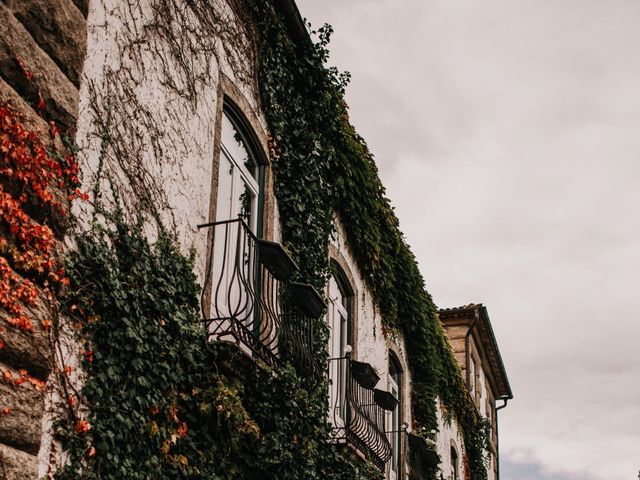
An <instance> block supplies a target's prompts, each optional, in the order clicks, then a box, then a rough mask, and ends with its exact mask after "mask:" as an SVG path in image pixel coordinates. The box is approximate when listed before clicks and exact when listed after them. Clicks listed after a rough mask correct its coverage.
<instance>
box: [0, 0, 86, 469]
mask: <svg viewBox="0 0 640 480" xmlns="http://www.w3.org/2000/svg"><path fill="white" fill-rule="evenodd" d="M88 6H89V0H0V104H9V105H10V106H11V107H12V108H13V109H14V110H15V111H16V112H17V113H18V114H19V115H20V116H21V117H22V122H23V124H24V125H25V127H26V128H27V129H29V130H32V131H37V132H39V134H40V135H39V137H40V140H41V141H42V142H43V143H44V144H45V146H46V147H47V148H49V149H55V150H56V151H58V152H66V151H68V150H67V149H66V147H64V146H63V145H62V141H61V140H60V136H57V137H56V138H55V139H51V136H50V126H49V121H50V120H53V121H55V122H56V123H57V125H58V127H59V130H60V131H61V132H64V133H67V134H68V135H69V136H70V137H71V138H73V137H74V135H75V130H76V122H77V116H78V103H79V94H78V90H77V86H78V85H79V83H80V79H81V74H82V68H83V62H84V56H85V51H86V32H87V27H86V20H85V18H84V17H86V14H87V12H88ZM83 15H84V16H83ZM21 64H22V66H21ZM24 70H26V71H28V72H29V73H26V72H25V71H24ZM30 76H31V78H29V77H30ZM40 99H42V100H44V109H43V111H42V112H36V110H35V105H37V103H38V102H39V100H40ZM39 113H42V114H43V115H42V117H41V116H40V115H39ZM43 117H44V118H43ZM54 195H60V199H59V200H61V201H62V200H65V199H66V194H64V192H60V191H58V190H57V189H55V190H54ZM27 213H28V214H29V215H30V216H31V217H32V218H33V219H34V220H35V221H37V222H44V221H46V222H47V223H50V224H51V225H52V226H53V227H54V230H55V231H56V234H58V235H60V236H61V235H62V231H63V230H62V228H63V227H64V225H62V224H59V222H57V220H56V219H55V218H54V217H53V216H52V214H51V212H45V211H42V210H41V209H35V208H33V209H27ZM59 240H60V238H59ZM58 248H60V245H58ZM58 251H59V250H58ZM27 312H28V315H29V316H30V318H31V320H32V323H33V325H34V326H35V328H36V331H35V333H32V334H29V333H25V332H22V331H20V330H17V329H14V328H7V327H6V326H4V325H3V327H5V328H4V329H3V332H2V340H3V342H4V343H5V344H6V347H5V348H3V349H0V362H2V363H0V412H4V409H5V408H8V409H10V413H8V414H4V413H0V480H23V479H24V480H26V479H36V478H38V477H39V475H40V476H42V475H43V474H45V473H46V471H47V469H46V463H47V462H48V459H47V458H45V457H46V455H45V456H43V457H42V458H41V459H40V461H41V462H44V463H45V465H44V467H45V468H44V469H43V467H42V465H39V459H38V457H37V456H36V454H38V451H39V450H40V447H41V441H42V433H43V415H44V409H45V395H46V393H45V392H42V391H38V390H37V389H36V388H35V387H34V386H33V385H32V384H30V383H29V382H28V381H27V382H24V383H22V384H20V385H15V384H14V383H13V380H15V379H18V378H20V373H19V370H20V369H24V370H26V371H27V372H28V373H29V375H32V376H35V377H38V378H40V379H41V380H45V379H46V378H47V375H48V374H49V372H50V368H51V356H52V351H51V348H50V344H49V341H48V333H47V332H45V331H43V329H42V323H41V322H42V320H43V319H48V318H51V314H50V312H49V311H48V309H47V308H46V306H45V303H44V301H43V300H40V305H39V307H37V308H31V309H27ZM5 372H6V376H5ZM45 443H46V441H45ZM45 451H46V449H45Z"/></svg>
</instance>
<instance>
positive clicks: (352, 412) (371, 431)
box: [329, 356, 397, 470]
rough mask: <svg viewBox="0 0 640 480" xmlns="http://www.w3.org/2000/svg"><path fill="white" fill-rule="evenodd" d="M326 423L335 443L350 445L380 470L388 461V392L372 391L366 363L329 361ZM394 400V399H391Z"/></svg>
mask: <svg viewBox="0 0 640 480" xmlns="http://www.w3.org/2000/svg"><path fill="white" fill-rule="evenodd" d="M329 377H330V379H331V382H332V384H331V387H330V389H331V390H330V395H329V397H330V401H331V411H330V419H331V421H332V424H333V430H332V438H333V440H334V441H335V442H337V443H350V444H351V445H353V446H354V447H355V448H356V449H358V450H359V451H360V452H361V453H362V454H364V455H365V456H366V457H367V458H368V459H369V460H370V461H371V462H372V463H373V464H374V465H376V466H377V467H378V468H380V469H381V470H382V469H384V464H385V463H386V462H387V461H388V460H389V458H391V444H390V442H389V439H388V437H387V434H386V433H385V420H386V411H387V410H393V409H394V408H395V405H396V404H397V401H395V402H393V401H392V402H390V400H391V399H393V397H390V394H389V393H388V392H383V391H381V390H378V389H376V388H375V385H376V384H377V383H378V381H379V379H380V378H379V377H378V375H377V374H376V373H375V371H374V370H373V367H372V366H371V365H369V364H368V363H363V362H357V361H355V360H351V359H350V358H349V356H346V357H343V358H335V359H332V360H331V361H330V365H329ZM393 400H395V399H393Z"/></svg>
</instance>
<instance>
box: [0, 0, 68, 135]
mask: <svg viewBox="0 0 640 480" xmlns="http://www.w3.org/2000/svg"><path fill="white" fill-rule="evenodd" d="M17 59H20V60H21V61H22V63H23V64H24V66H25V68H26V69H27V70H29V71H30V72H31V73H32V74H33V78H32V80H29V79H28V78H27V76H26V75H25V74H24V73H23V72H22V70H21V68H20V67H19V66H18V62H17ZM0 75H1V76H2V77H3V78H4V80H6V82H7V83H8V84H9V85H11V87H12V88H13V89H14V90H15V91H16V92H18V93H19V94H20V96H22V97H23V98H25V99H27V100H28V101H30V102H33V103H35V102H36V101H37V100H38V93H39V94H40V95H41V97H42V98H43V99H44V101H45V102H46V109H47V113H48V114H50V116H51V118H52V119H53V120H55V121H56V122H57V123H58V124H59V125H60V126H61V127H62V128H63V129H67V130H69V131H70V132H71V133H73V132H75V122H76V119H77V115H78V90H77V89H76V88H75V87H74V85H73V84H72V83H71V82H70V81H69V79H68V78H67V77H66V76H65V75H64V74H63V73H62V71H61V70H60V69H59V68H58V66H57V65H56V64H55V62H54V61H53V60H51V58H49V57H48V56H47V54H46V53H45V52H44V51H43V50H42V49H41V48H40V47H39V46H38V45H37V44H36V42H35V41H34V40H33V38H32V37H31V35H30V34H29V32H27V30H26V29H25V28H24V26H23V25H22V24H21V23H20V22H19V21H18V20H17V19H16V18H15V17H14V16H13V15H12V13H11V11H10V10H9V9H8V8H7V7H6V6H5V5H3V4H0Z"/></svg>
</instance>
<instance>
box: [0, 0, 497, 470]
mask: <svg viewBox="0 0 640 480" xmlns="http://www.w3.org/2000/svg"><path fill="white" fill-rule="evenodd" d="M81 3H82V2H81ZM0 7H2V8H3V9H4V8H5V7H4V6H3V5H2V4H0ZM85 7H86V5H85ZM3 12H4V10H3ZM86 13H87V14H88V18H87V24H88V33H89V35H88V43H87V57H86V61H85V63H84V67H83V70H82V71H83V76H82V78H80V76H79V74H78V76H77V77H78V78H77V81H78V83H79V85H80V93H79V104H80V111H79V117H78V118H79V119H78V124H77V134H76V135H75V143H76V144H77V147H78V148H79V152H78V154H77V155H78V159H79V161H80V164H81V169H82V174H83V175H82V177H83V178H82V180H83V189H84V190H86V191H88V192H90V199H89V201H88V202H86V201H77V202H76V207H75V209H74V212H75V215H76V217H77V220H78V222H77V224H76V225H75V229H74V230H73V231H72V232H70V241H68V242H67V243H68V250H67V259H66V267H65V268H66V271H67V272H68V275H69V280H68V283H69V284H70V285H69V288H68V289H62V290H61V291H59V292H58V291H57V292H56V295H54V296H53V297H52V298H51V301H52V304H53V305H54V307H55V309H56V311H58V309H59V311H60V312H61V313H60V314H56V315H55V316H53V317H52V319H51V321H52V323H51V328H52V340H53V346H54V348H57V352H56V358H58V360H59V363H60V368H59V369H58V371H56V376H55V379H54V380H55V383H56V388H55V389H52V390H51V392H50V396H49V401H50V402H51V404H52V405H53V410H54V411H55V412H56V418H55V425H54V433H55V436H56V439H57V440H56V441H55V442H53V445H54V447H56V448H54V449H53V451H54V453H55V452H56V451H60V450H58V449H57V448H58V447H60V448H62V449H63V450H64V451H65V452H66V453H65V455H64V456H60V455H53V457H51V458H52V459H53V460H55V461H56V462H57V463H52V464H50V467H51V468H52V471H55V475H56V477H57V478H63V479H64V478H68V479H71V478H87V479H98V478H100V479H110V478H113V479H118V478H132V479H136V478H140V479H143V478H144V479H146V478H167V479H168V478H214V479H218V478H220V479H253V478H265V479H270V478H273V479H299V478H305V479H335V480H347V479H363V480H364V479H368V478H377V477H379V476H380V473H379V472H377V471H376V470H375V468H373V467H372V466H371V465H369V464H368V463H367V462H366V461H362V459H359V458H357V457H355V456H353V455H351V454H350V453H349V451H348V450H344V449H341V448H338V447H336V446H335V445H333V444H332V443H331V442H330V441H329V440H330V438H329V437H330V427H329V426H328V424H327V422H326V418H325V417H326V410H327V399H326V391H327V379H326V378H325V379H322V378H316V377H309V376H305V375H300V374H299V373H298V372H296V370H295V369H294V368H293V367H292V366H291V365H288V364H285V365H284V366H283V367H282V368H279V369H277V370H276V371H270V370H264V369H262V368H257V367H256V365H255V364H253V363H252V362H247V361H246V359H245V357H244V355H242V354H239V353H238V352H235V351H233V350H229V349H228V348H224V347H221V346H219V345H207V344H206V343H205V342H204V339H203V334H202V331H201V326H200V312H199V310H198V295H199V289H200V285H201V284H202V279H203V270H204V265H205V264H206V260H207V259H206V245H207V239H206V235H204V234H202V233H200V232H198V229H197V228H196V225H197V224H199V223H204V222H206V221H208V220H209V219H210V218H211V200H212V195H215V192H212V185H215V182H212V179H213V178H215V175H216V170H215V163H214V162H213V161H212V159H214V158H215V156H216V152H215V144H216V142H215V138H216V135H217V129H219V125H218V124H217V122H216V119H217V118H219V112H220V100H221V98H222V97H221V95H222V92H223V83H224V82H223V78H224V79H226V80H224V81H228V82H230V83H231V84H232V85H233V90H234V91H233V94H234V95H236V97H241V98H242V99H243V102H244V104H245V105H246V107H247V109H248V110H250V111H251V117H252V118H253V119H255V121H254V122H253V123H254V125H253V127H254V128H255V129H256V130H259V134H260V135H259V136H260V138H264V139H268V141H265V142H264V143H265V145H263V147H266V149H267V150H268V154H269V155H268V156H269V165H268V171H269V173H268V175H269V177H268V178H269V181H268V183H267V185H268V192H267V195H268V197H269V199H268V201H269V202H270V205H272V208H273V209H275V212H272V215H271V216H270V217H268V218H271V219H272V222H273V225H271V228H272V229H271V230H270V231H271V232H272V234H273V235H277V236H281V237H282V239H283V242H284V244H285V246H286V248H287V249H288V251H289V252H290V253H291V255H292V256H293V258H294V259H295V260H296V262H297V263H298V265H299V266H300V267H301V268H300V272H299V274H298V278H299V279H302V280H304V281H308V282H310V283H312V284H313V285H314V286H315V287H316V288H317V289H318V290H319V291H323V289H324V286H325V283H326V280H327V275H328V273H329V261H328V259H329V256H328V247H329V243H330V239H331V237H332V235H333V234H334V233H335V232H334V225H335V224H334V221H333V219H334V215H335V214H336V213H337V214H338V215H339V217H340V219H341V221H342V225H343V226H344V235H343V240H345V241H346V244H347V245H348V251H349V253H350V256H351V258H352V260H353V262H354V263H355V265H356V266H357V269H358V275H359V276H360V278H361V279H362V280H363V284H364V285H365V288H366V290H367V294H368V295H369V296H370V298H371V303H372V304H373V305H374V306H375V312H376V315H378V320H377V321H379V322H381V323H380V325H381V330H384V331H385V332H386V333H384V334H383V335H389V338H391V337H395V338H398V339H399V340H398V341H399V343H401V344H403V345H402V349H403V351H406V354H407V358H408V366H409V373H410V378H411V400H412V403H411V408H410V412H408V413H410V418H411V419H412V420H413V421H412V425H411V427H412V429H413V430H414V432H418V433H421V434H422V435H424V436H426V437H429V436H430V435H431V433H430V432H431V431H432V430H433V429H435V428H437V426H438V416H437V412H436V399H438V398H439V399H441V400H442V402H443V405H445V412H444V416H445V417H446V418H449V419H452V420H453V421H455V422H456V423H457V425H458V426H459V427H460V429H461V431H462V435H463V437H464V443H465V447H466V460H467V462H468V465H469V469H468V470H467V472H468V477H469V478H473V479H484V478H486V473H485V471H484V465H483V447H484V442H485V434H484V433H483V432H484V430H483V429H482V428H481V423H480V421H479V417H478V415H477V413H476V411H475V408H474V407H473V404H472V403H471V402H470V399H469V398H468V396H467V395H466V391H465V388H464V383H463V380H462V377H461V375H460V370H459V367H458V365H457V364H456V362H455V359H454V358H453V356H452V354H451V350H450V347H449V345H448V343H447V340H446V337H445V335H444V333H443V331H442V328H441V326H440V324H439V322H438V320H437V317H436V314H435V312H436V310H435V307H434V305H433V301H432V299H431V297H430V296H429V294H428V293H427V292H426V291H425V289H424V281H423V279H422V277H421V276H420V273H419V271H418V267H417V265H416V262H415V258H414V257H413V255H412V253H411V251H410V249H409V247H408V246H407V245H406V243H405V242H404V240H403V237H402V234H401V233H400V230H399V226H398V220H397V218H396V217H395V215H394V213H393V210H392V208H391V207H390V204H389V201H388V200H387V199H386V197H385V193H384V187H383V186H382V184H381V182H380V179H379V178H378V175H377V169H376V166H375V162H374V159H373V157H372V155H371V154H370V152H369V151H368V149H367V147H366V144H365V143H364V140H363V139H362V138H361V137H359V136H358V135H357V133H356V132H355V130H354V129H353V127H352V126H351V125H350V123H349V120H348V115H347V109H346V106H345V104H344V100H343V94H344V88H345V87H346V83H347V81H348V75H344V74H340V73H339V72H337V71H335V70H332V69H329V68H327V67H326V60H327V58H328V50H327V47H328V42H329V37H330V33H331V29H330V28H329V27H324V28H322V29H320V30H319V31H318V32H316V33H315V34H314V37H313V38H314V39H315V40H314V41H315V43H314V42H313V41H306V40H303V41H301V40H300V39H298V40H296V41H294V40H293V39H292V37H291V36H290V34H289V30H288V26H287V24H286V22H285V21H284V20H283V17H282V15H281V12H280V10H279V9H278V8H276V7H275V6H274V4H273V3H271V2H270V1H267V0H247V1H240V0H238V1H235V0H230V1H225V0H217V1H213V2H211V1H206V0H195V1H193V2H188V3H185V2H183V1H181V0H145V1H142V2H133V3H132V2H125V1H121V2H107V1H103V0H94V1H92V2H90V5H89V6H88V8H86ZM62 63H63V66H64V61H62ZM17 65H20V64H19V63H17ZM76 73H77V72H76ZM23 74H24V75H26V73H24V72H23ZM74 78H75V77H74ZM34 91H37V89H36V90H34ZM227 93H230V92H227ZM34 101H35V102H36V104H37V105H39V102H38V100H37V97H36V98H34ZM55 106H56V107H59V106H60V103H55ZM52 111H53V110H52ZM63 113H64V112H63ZM276 218H279V219H280V222H279V223H280V224H278V225H277V226H276V227H274V225H275V222H274V221H273V220H274V219H276ZM190 252H191V253H190ZM66 282H67V280H66V279H65V284H66ZM65 288H66V286H65ZM316 329H317V332H316V333H317V335H318V336H319V338H321V339H322V338H326V335H327V331H326V326H325V325H324V322H323V321H322V319H318V322H317V324H316ZM70 336H71V337H73V338H74V340H73V341H72V342H71V343H66V342H67V340H68V338H69V337H70ZM63 338H64V340H65V344H64V348H61V344H62V343H63V341H62V340H63ZM402 339H404V340H402ZM324 344H325V343H324V342H322V341H319V342H317V343H316V348H317V351H315V352H314V354H315V356H316V357H317V358H319V359H320V360H321V361H322V360H326V359H327V352H326V350H325V349H324V348H323V345H324ZM71 351H73V353H74V355H75V356H76V357H77V359H78V360H77V361H76V362H75V363H74V362H72V361H69V362H67V361H66V360H65V359H66V358H67V355H66V354H68V353H69V352H71ZM0 422H2V418H1V417H0ZM62 460H64V461H62ZM432 474H433V476H434V478H435V475H436V472H435V471H434V472H432Z"/></svg>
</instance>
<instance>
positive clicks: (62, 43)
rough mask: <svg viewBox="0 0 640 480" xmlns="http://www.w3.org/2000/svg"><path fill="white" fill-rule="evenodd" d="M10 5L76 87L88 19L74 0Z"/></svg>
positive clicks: (15, 0) (18, 0) (19, 1)
mask: <svg viewBox="0 0 640 480" xmlns="http://www.w3.org/2000/svg"><path fill="white" fill-rule="evenodd" d="M9 8H11V9H12V10H13V14H14V16H15V17H16V18H17V19H18V20H19V21H20V22H21V23H22V24H23V25H24V26H25V28H26V29H27V30H28V31H29V33H30V34H31V36H32V37H33V39H34V40H35V41H36V42H37V43H38V45H40V47H41V48H42V49H43V50H44V51H45V52H47V54H49V56H50V57H51V58H52V59H53V61H54V62H56V64H57V65H58V67H60V70H62V71H63V72H64V73H65V75H66V76H67V77H68V78H69V80H71V81H72V82H73V84H74V85H75V86H76V87H79V86H80V76H81V74H82V64H83V62H84V57H85V53H86V50H87V21H86V20H85V18H84V17H83V16H82V13H81V12H80V10H78V8H77V7H76V5H75V4H74V3H73V2H72V0H11V1H10V2H9Z"/></svg>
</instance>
